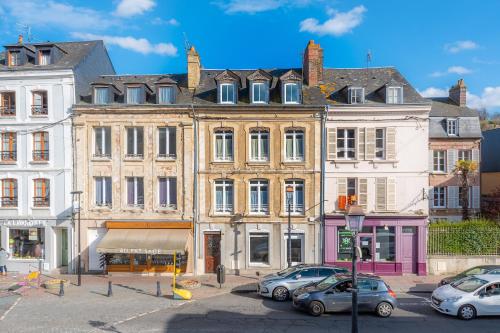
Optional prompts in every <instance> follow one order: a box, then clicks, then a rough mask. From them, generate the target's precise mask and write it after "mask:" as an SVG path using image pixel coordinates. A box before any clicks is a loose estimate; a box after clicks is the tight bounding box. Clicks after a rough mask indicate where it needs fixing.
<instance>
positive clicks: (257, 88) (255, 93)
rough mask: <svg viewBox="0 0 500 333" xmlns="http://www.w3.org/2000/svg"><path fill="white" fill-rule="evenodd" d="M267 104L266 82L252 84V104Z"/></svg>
mask: <svg viewBox="0 0 500 333" xmlns="http://www.w3.org/2000/svg"><path fill="white" fill-rule="evenodd" d="M268 102H269V85H268V83H267V82H253V83H252V103H255V104H266V103H268Z"/></svg>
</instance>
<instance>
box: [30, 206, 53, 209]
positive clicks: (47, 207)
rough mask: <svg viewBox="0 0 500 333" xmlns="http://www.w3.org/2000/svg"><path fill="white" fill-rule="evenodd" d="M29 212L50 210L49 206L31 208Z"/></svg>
mask: <svg viewBox="0 0 500 333" xmlns="http://www.w3.org/2000/svg"><path fill="white" fill-rule="evenodd" d="M31 210H50V206H32V207H31Z"/></svg>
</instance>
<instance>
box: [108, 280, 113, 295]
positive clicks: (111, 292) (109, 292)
mask: <svg viewBox="0 0 500 333" xmlns="http://www.w3.org/2000/svg"><path fill="white" fill-rule="evenodd" d="M111 296H113V289H112V287H111V281H108V297H111Z"/></svg>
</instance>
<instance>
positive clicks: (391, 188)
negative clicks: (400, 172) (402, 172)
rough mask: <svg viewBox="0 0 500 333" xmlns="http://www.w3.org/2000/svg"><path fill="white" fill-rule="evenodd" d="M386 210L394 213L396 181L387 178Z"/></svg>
mask: <svg viewBox="0 0 500 333" xmlns="http://www.w3.org/2000/svg"><path fill="white" fill-rule="evenodd" d="M386 192H387V198H386V204H387V210H389V211H396V179H394V178H387V190H386Z"/></svg>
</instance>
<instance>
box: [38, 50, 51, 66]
mask: <svg viewBox="0 0 500 333" xmlns="http://www.w3.org/2000/svg"><path fill="white" fill-rule="evenodd" d="M38 64H39V65H41V66H44V65H49V64H50V50H40V51H38Z"/></svg>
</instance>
